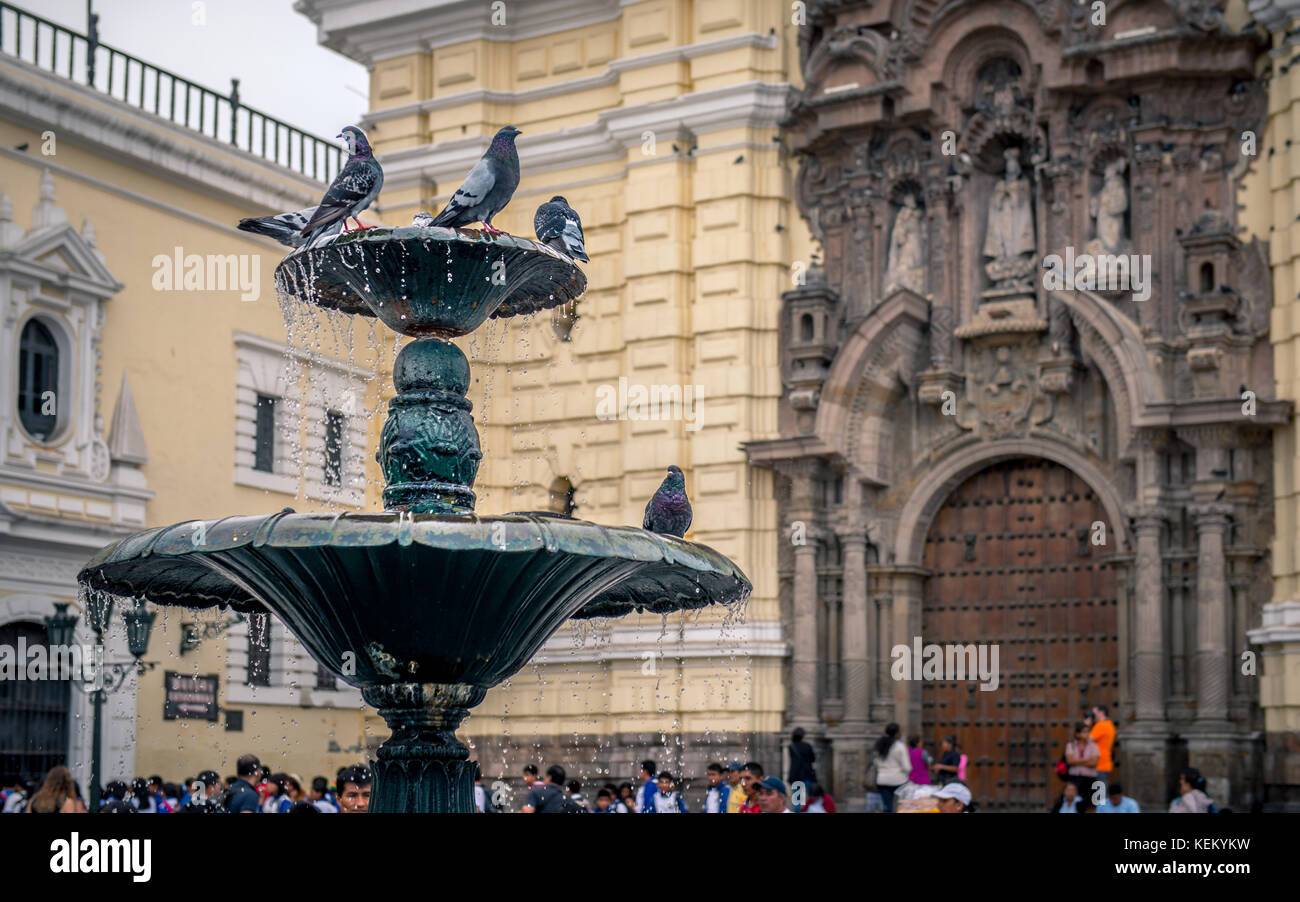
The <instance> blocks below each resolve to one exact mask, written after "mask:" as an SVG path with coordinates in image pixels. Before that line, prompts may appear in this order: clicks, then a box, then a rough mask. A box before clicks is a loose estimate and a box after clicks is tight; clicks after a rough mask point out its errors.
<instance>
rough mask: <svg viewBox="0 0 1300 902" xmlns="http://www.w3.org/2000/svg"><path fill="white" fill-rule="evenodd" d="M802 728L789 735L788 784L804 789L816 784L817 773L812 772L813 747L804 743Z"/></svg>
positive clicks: (814, 757)
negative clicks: (802, 786) (800, 784)
mask: <svg viewBox="0 0 1300 902" xmlns="http://www.w3.org/2000/svg"><path fill="white" fill-rule="evenodd" d="M803 737H804V731H803V727H798V728H796V729H795V731H794V732H793V733H791V734H790V783H791V784H792V785H793V784H795V783H802V784H803V785H804V787H805V788H807V787H809V786H811V785H812V784H814V783H816V782H817V772H816V771H814V770H813V761H815V760H816V758H817V756H816V755H815V754H813V747H812V746H811V745H809V744H808V743H806V742H804V739H803Z"/></svg>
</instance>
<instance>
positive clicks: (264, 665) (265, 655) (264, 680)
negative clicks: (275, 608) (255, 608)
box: [248, 614, 271, 686]
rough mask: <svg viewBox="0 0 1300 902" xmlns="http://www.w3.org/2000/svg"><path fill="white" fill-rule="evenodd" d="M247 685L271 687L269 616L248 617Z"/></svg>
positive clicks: (252, 615) (254, 615) (251, 615)
mask: <svg viewBox="0 0 1300 902" xmlns="http://www.w3.org/2000/svg"><path fill="white" fill-rule="evenodd" d="M248 685H250V686H270V685H271V615H270V614H249V615H248Z"/></svg>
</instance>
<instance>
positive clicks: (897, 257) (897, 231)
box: [882, 193, 925, 294]
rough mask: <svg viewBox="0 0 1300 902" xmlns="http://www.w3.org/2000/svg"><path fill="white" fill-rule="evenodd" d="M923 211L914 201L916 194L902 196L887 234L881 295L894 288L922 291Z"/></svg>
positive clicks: (923, 269) (923, 276) (923, 281)
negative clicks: (886, 250)
mask: <svg viewBox="0 0 1300 902" xmlns="http://www.w3.org/2000/svg"><path fill="white" fill-rule="evenodd" d="M924 224H925V213H924V212H923V211H922V210H921V208H920V207H918V206H917V204H916V195H915V194H912V193H908V194H905V195H903V205H902V206H901V207H899V209H898V215H897V216H895V217H894V229H893V231H892V232H891V233H890V235H889V261H888V266H887V268H886V271H885V288H884V291H883V292H882V293H883V294H889V293H890V292H891V291H893V290H894V289H895V288H907V289H909V290H910V291H914V292H916V293H917V294H924V293H925V233H924Z"/></svg>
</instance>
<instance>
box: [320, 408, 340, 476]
mask: <svg viewBox="0 0 1300 902" xmlns="http://www.w3.org/2000/svg"><path fill="white" fill-rule="evenodd" d="M343 423H344V419H343V414H341V413H339V412H338V411H336V410H330V411H327V412H326V413H325V480H324V481H325V484H326V485H334V486H337V485H342V484H343Z"/></svg>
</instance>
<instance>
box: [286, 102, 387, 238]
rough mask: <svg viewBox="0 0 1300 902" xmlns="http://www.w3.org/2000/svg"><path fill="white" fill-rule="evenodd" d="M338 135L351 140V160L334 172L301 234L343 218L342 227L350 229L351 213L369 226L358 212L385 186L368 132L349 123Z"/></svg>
mask: <svg viewBox="0 0 1300 902" xmlns="http://www.w3.org/2000/svg"><path fill="white" fill-rule="evenodd" d="M339 137H340V138H342V139H343V140H345V141H346V142H347V144H348V162H347V164H346V165H345V166H344V167H343V168H342V169H340V170H339V174H338V175H336V176H334V181H333V183H331V184H330V187H329V190H328V191H326V192H325V196H324V197H323V198H321V202H320V205H319V206H318V207H317V208H316V213H315V215H313V216H312V218H311V219H309V220H308V221H307V224H306V225H304V226H303V227H302V229H301V231H300V234H301V235H302V236H303V237H304V238H306V237H307V236H309V235H311V233H312V232H315V231H317V230H319V229H323V228H325V227H326V226H328V225H330V224H331V223H334V222H342V223H343V231H345V232H347V231H351V230H350V229H348V223H347V220H348V217H349V216H350V217H352V219H353V220H355V221H356V224H357V225H358V226H361V228H362V229H365V228H367V226H364V225H362V224H361V220H360V219H357V214H358V213H360V212H361V211H362V210H364V209H365V208H366V207H368V206H370V205H371V204H372V203H374V201H375V198H376V197H378V196H379V189H380V188H382V187H383V186H384V170H383V168H382V167H380V165H379V161H378V160H376V159H375V155H374V154H373V153H371V151H370V142H369V141H367V140H366V133H365V132H363V131H362V130H361V129H359V128H357V127H356V126H355V125H349V126H348V127H346V128H345V129H343V131H341V132H339Z"/></svg>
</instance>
